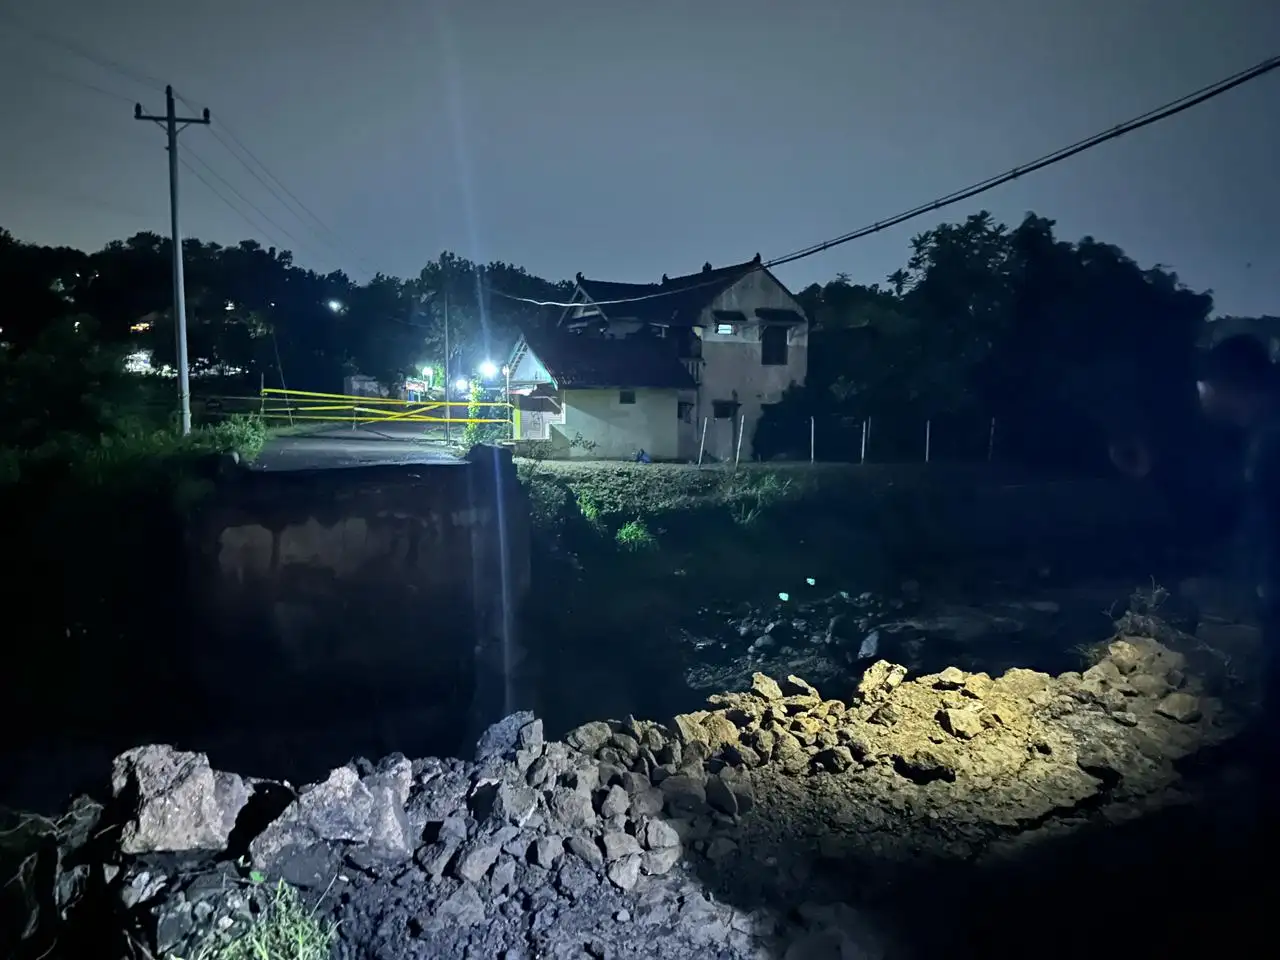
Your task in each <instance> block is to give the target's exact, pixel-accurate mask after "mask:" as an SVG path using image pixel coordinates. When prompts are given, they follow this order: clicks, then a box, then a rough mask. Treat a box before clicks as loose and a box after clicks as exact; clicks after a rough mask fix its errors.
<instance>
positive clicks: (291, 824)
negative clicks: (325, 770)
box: [249, 766, 413, 870]
mask: <svg viewBox="0 0 1280 960" xmlns="http://www.w3.org/2000/svg"><path fill="white" fill-rule="evenodd" d="M396 800H397V795H396V791H395V790H394V789H393V788H391V787H388V786H386V785H385V784H383V783H379V782H377V781H376V780H375V782H374V789H372V790H371V789H370V788H369V787H367V786H365V784H364V783H363V782H362V781H361V780H360V777H359V775H358V774H357V773H356V771H355V769H354V768H353V767H351V766H346V767H338V768H337V769H335V770H333V771H332V772H331V773H330V774H329V776H328V778H327V779H326V780H324V781H323V782H322V783H317V784H313V785H312V786H310V787H307V788H305V789H303V790H302V792H301V793H299V794H298V798H297V799H296V800H295V801H294V802H293V803H291V804H290V805H289V807H288V808H287V809H286V810H285V811H284V813H283V814H281V815H280V816H279V817H278V818H277V819H276V820H274V821H273V822H272V823H271V824H270V825H269V826H267V828H266V829H265V830H263V831H262V833H260V834H259V835H258V836H257V837H256V838H255V839H254V840H253V841H252V843H250V845H249V852H250V855H251V856H252V858H253V863H254V865H255V866H256V867H258V868H259V869H268V870H269V869H270V868H271V867H272V865H273V864H275V863H276V861H277V859H278V858H279V857H281V856H282V855H283V854H284V853H285V852H286V851H287V850H289V849H290V848H305V847H308V846H312V845H315V844H322V843H331V842H335V841H337V842H342V843H352V844H369V845H371V848H372V849H373V850H374V851H376V852H377V853H378V854H379V855H383V856H387V857H392V858H403V857H408V856H409V855H410V854H411V853H412V850H413V838H412V831H411V829H410V824H409V821H408V818H407V816H406V815H405V812H404V810H403V809H402V808H400V807H399V805H398V804H397V803H396Z"/></svg>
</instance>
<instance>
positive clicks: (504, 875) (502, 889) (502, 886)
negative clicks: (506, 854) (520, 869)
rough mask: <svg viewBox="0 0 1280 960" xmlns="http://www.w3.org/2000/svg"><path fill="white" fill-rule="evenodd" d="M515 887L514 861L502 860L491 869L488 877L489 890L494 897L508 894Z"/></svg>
mask: <svg viewBox="0 0 1280 960" xmlns="http://www.w3.org/2000/svg"><path fill="white" fill-rule="evenodd" d="M515 885H516V861H514V860H502V861H499V862H498V863H497V864H496V865H495V866H494V868H493V872H492V873H491V874H490V875H489V890H490V891H491V892H492V893H493V894H494V895H495V896H501V895H502V894H504V893H509V892H510V891H511V890H512V888H513V887H515Z"/></svg>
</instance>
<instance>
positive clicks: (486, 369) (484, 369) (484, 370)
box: [480, 360, 498, 380]
mask: <svg viewBox="0 0 1280 960" xmlns="http://www.w3.org/2000/svg"><path fill="white" fill-rule="evenodd" d="M497 375H498V368H497V366H496V365H495V364H494V362H493V361H492V360H486V361H485V362H484V363H482V364H480V376H482V377H484V379H486V380H492V379H493V378H494V377H496V376H497Z"/></svg>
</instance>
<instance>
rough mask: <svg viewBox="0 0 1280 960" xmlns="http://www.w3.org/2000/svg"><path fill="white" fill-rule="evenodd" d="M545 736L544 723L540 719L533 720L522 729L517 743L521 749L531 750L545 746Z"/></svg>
mask: <svg viewBox="0 0 1280 960" xmlns="http://www.w3.org/2000/svg"><path fill="white" fill-rule="evenodd" d="M544 736H545V735H544V733H543V728H542V721H541V720H538V719H535V720H531V721H529V722H528V723H526V724H525V725H524V726H523V727H521V728H520V735H519V737H518V738H517V743H518V744H519V746H520V749H522V750H531V749H533V748H535V747H541V746H542V745H543V743H544V742H545V741H544V739H543V738H544Z"/></svg>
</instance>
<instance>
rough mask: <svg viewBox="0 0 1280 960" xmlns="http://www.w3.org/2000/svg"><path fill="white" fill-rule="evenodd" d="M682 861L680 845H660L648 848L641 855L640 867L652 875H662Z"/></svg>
mask: <svg viewBox="0 0 1280 960" xmlns="http://www.w3.org/2000/svg"><path fill="white" fill-rule="evenodd" d="M679 862H680V847H678V846H674V847H659V848H658V849H656V850H646V851H645V852H644V853H643V854H641V856H640V869H641V871H642V872H644V873H646V874H649V875H651V876H658V877H660V876H662V875H664V874H666V873H669V872H670V871H671V868H672V867H674V866H675V865H676V864H677V863H679Z"/></svg>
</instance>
